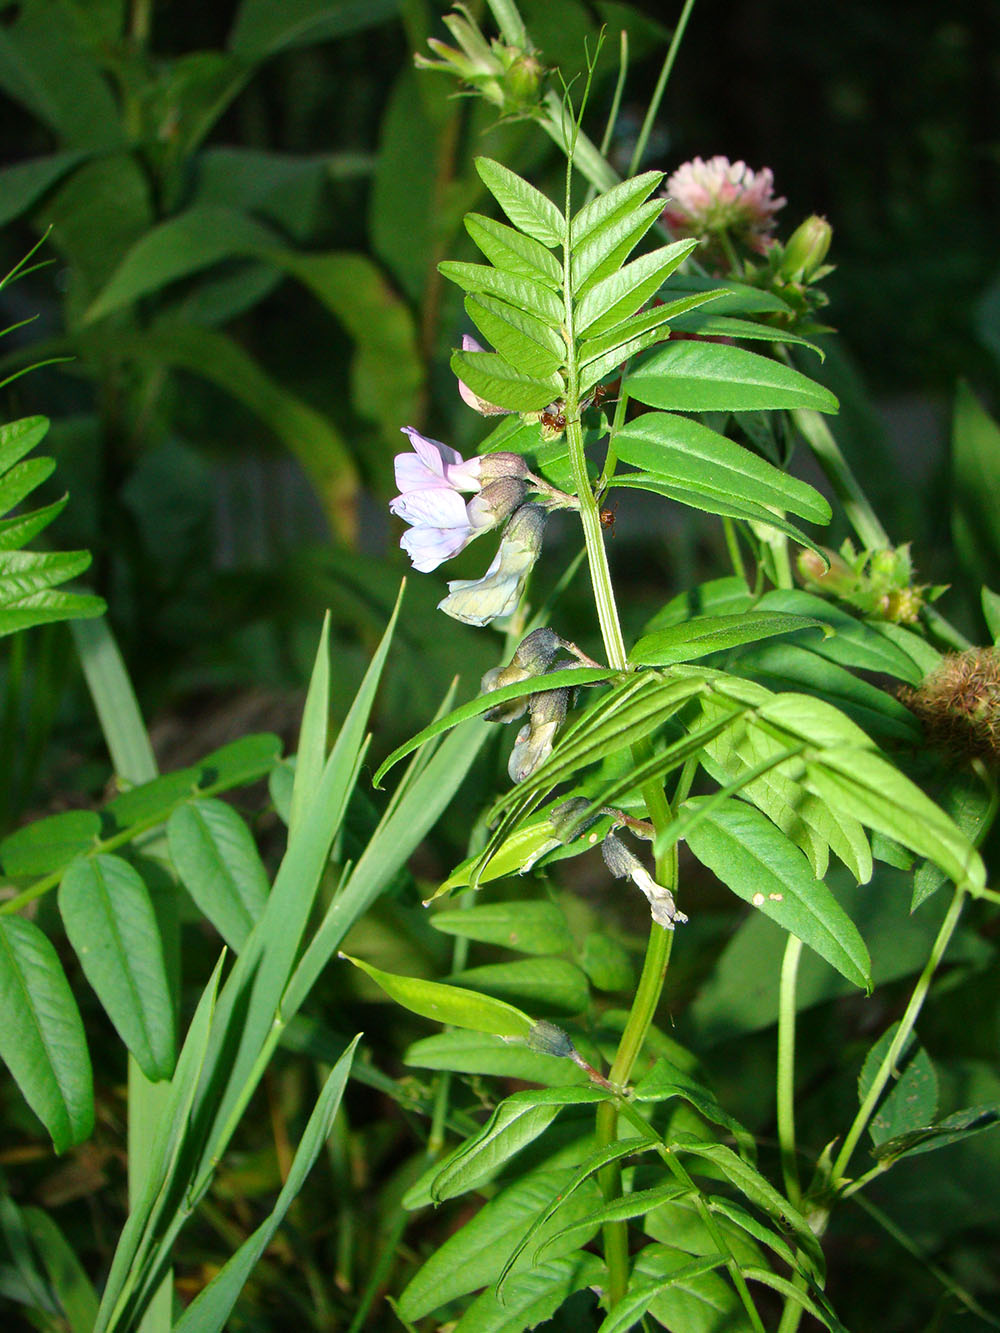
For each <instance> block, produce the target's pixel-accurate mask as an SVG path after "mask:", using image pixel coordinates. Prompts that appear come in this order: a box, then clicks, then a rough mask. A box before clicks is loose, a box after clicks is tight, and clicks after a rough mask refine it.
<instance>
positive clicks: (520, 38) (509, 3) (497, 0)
mask: <svg viewBox="0 0 1000 1333" xmlns="http://www.w3.org/2000/svg"><path fill="white" fill-rule="evenodd" d="M486 3H487V4H488V5H489V7H490V11H491V13H492V14H493V21H494V23H496V25H497V27H498V28H499V29H500V35H501V37H502V38H503V39H504V41H505V42H506V43H507V45H508V46H519V47H521V48H522V49H524V48H526V47H527V44H528V33H527V29H526V28H525V26H524V19H523V18H522V17H521V15H520V12H519V11H518V8H517V5H515V4H514V3H513V0H486Z"/></svg>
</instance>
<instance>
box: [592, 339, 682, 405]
mask: <svg viewBox="0 0 1000 1333" xmlns="http://www.w3.org/2000/svg"><path fill="white" fill-rule="evenodd" d="M666 334H667V330H666V328H665V327H664V325H662V324H661V325H659V326H658V327H656V328H652V329H649V330H648V331H647V332H646V333H640V334H638V335H637V336H636V337H635V338H632V339H630V340H629V341H628V342H626V343H620V344H618V345H616V346H615V347H614V348H613V349H612V350H611V351H609V352H605V353H603V355H601V356H597V357H593V358H591V359H590V360H588V361H587V362H585V363H581V366H580V393H581V395H585V394H588V393H589V392H590V391H591V389H593V387H594V385H595V384H600V382H601V380H603V379H605V378H606V377H607V376H609V375H612V374H617V373H618V371H619V368H620V367H621V366H622V364H623V363H624V362H626V361H628V360H629V359H630V358H631V357H633V356H638V355H639V353H640V352H644V351H645V350H646V348H647V347H652V346H653V344H654V343H658V342H659V341H660V340H661V339H662V338H664V337H666Z"/></svg>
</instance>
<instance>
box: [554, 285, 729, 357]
mask: <svg viewBox="0 0 1000 1333" xmlns="http://www.w3.org/2000/svg"><path fill="white" fill-rule="evenodd" d="M714 295H715V293H714V292H698V293H696V294H695V295H693V296H687V297H682V298H681V299H680V300H678V301H670V302H668V303H667V304H666V305H657V306H652V307H651V308H650V309H649V310H640V311H639V313H638V314H637V315H630V316H629V318H628V319H623V320H622V321H621V323H620V324H615V325H614V327H613V328H610V329H607V330H606V331H605V332H604V333H601V334H599V335H598V336H597V337H596V338H584V339H582V340H581V342H580V364H581V366H585V367H587V366H590V365H591V364H592V363H593V362H594V361H595V360H597V359H598V358H599V357H604V356H606V355H607V354H608V353H609V352H612V351H614V350H615V349H616V348H622V349H624V348H625V347H626V346H631V344H632V343H633V342H634V341H635V340H636V339H637V338H639V337H645V336H646V335H648V334H650V333H652V332H655V331H656V330H657V329H659V330H660V335H659V336H660V337H661V338H665V337H666V336H667V328H666V327H665V326H666V325H669V323H670V321H671V320H672V319H673V318H674V317H675V316H676V315H678V314H680V313H681V311H684V310H690V309H691V308H692V306H699V305H702V304H703V303H704V302H705V301H711V300H712V299H713V298H714ZM627 355H631V353H627V352H625V351H624V350H623V351H622V353H621V356H620V360H622V361H624V360H625V357H626V356H627Z"/></svg>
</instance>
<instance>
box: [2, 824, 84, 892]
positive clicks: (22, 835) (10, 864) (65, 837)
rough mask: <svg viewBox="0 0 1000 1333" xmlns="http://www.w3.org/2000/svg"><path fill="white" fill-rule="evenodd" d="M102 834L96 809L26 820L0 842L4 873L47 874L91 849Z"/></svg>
mask: <svg viewBox="0 0 1000 1333" xmlns="http://www.w3.org/2000/svg"><path fill="white" fill-rule="evenodd" d="M100 835H101V817H100V815H99V814H98V813H97V811H96V810H67V811H65V812H64V813H63V814H59V815H49V816H48V818H47V819H36V820H35V822H34V823H33V824H25V826H24V828H19V829H17V831H16V832H14V833H11V834H10V835H9V836H8V837H6V838H4V840H3V842H0V862H2V863H3V868H4V874H6V875H12V876H16V877H20V876H22V875H47V874H49V873H50V872H51V871H53V870H58V869H60V867H62V866H64V865H65V864H66V863H67V862H68V861H71V860H72V859H73V857H74V856H82V855H85V854H86V853H87V852H89V851H92V850H93V849H94V846H95V845H96V843H97V840H98V838H99V837H100Z"/></svg>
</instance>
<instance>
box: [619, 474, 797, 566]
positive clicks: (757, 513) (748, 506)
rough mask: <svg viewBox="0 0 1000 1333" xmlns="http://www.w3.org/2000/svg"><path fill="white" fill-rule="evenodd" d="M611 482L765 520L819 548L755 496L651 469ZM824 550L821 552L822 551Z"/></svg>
mask: <svg viewBox="0 0 1000 1333" xmlns="http://www.w3.org/2000/svg"><path fill="white" fill-rule="evenodd" d="M610 484H611V485H612V486H624V487H626V488H628V489H630V490H638V491H652V492H653V494H654V495H663V496H666V498H667V499H668V500H675V501H676V502H677V503H678V504H682V505H687V506H688V508H689V509H700V510H702V511H703V512H704V513H706V514H719V515H721V516H722V517H724V518H739V519H742V520H743V521H744V522H746V523H763V524H764V525H765V526H766V527H769V528H774V529H775V530H776V531H777V532H783V533H784V534H785V535H786V537H792V538H793V539H794V540H795V541H797V542H798V543H799V544H800V545H801V546H808V547H809V549H810V550H812V551H819V547H818V546H817V545H816V543H815V542H814V541H812V540H810V538H809V537H807V536H806V534H805V533H804V532H803V531H802V530H801V528H797V527H796V526H795V524H794V523H789V522H788V521H787V520H786V519H783V518H779V517H778V515H777V514H775V513H774V512H773V511H772V510H771V509H768V508H767V507H766V506H765V505H762V504H758V503H757V502H756V501H754V500H744V499H743V498H742V497H737V496H734V495H731V494H728V493H726V492H724V491H721V490H716V489H710V488H709V487H707V486H703V485H699V484H697V483H688V482H674V481H668V480H667V479H666V478H665V477H662V476H656V475H654V474H653V473H652V472H630V473H628V474H626V473H621V472H619V473H618V474H616V475H615V476H614V477H613V478H612V480H611V483H610ZM820 554H822V552H820Z"/></svg>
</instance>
